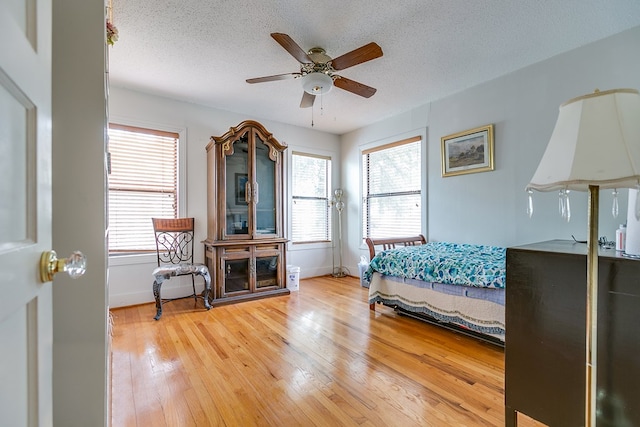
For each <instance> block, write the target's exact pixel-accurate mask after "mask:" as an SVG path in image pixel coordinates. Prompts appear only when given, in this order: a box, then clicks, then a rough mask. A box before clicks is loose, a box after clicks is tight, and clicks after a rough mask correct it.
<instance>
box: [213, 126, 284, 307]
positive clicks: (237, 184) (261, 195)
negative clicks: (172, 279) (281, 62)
mask: <svg viewBox="0 0 640 427" xmlns="http://www.w3.org/2000/svg"><path fill="white" fill-rule="evenodd" d="M286 148H287V146H286V144H283V143H280V142H278V141H277V140H276V139H275V138H274V137H273V135H272V134H271V133H269V132H268V131H267V130H266V129H265V128H264V127H263V126H262V125H261V124H260V123H258V122H255V121H251V120H247V121H244V122H242V123H240V124H239V125H238V126H236V127H232V128H230V129H229V131H228V132H227V133H225V134H224V135H222V136H219V137H216V136H212V137H211V141H210V142H209V144H208V145H207V239H206V240H205V241H204V247H205V262H206V265H207V267H208V268H209V271H210V272H211V276H212V277H213V278H214V282H215V285H214V286H213V288H214V291H213V298H212V301H211V304H212V305H214V306H215V305H221V304H227V303H232V302H238V301H244V300H250V299H256V298H264V297H268V296H274V295H283V294H288V293H289V290H288V289H287V288H286V286H285V284H286V271H285V270H286V242H287V239H286V238H285V237H284V181H283V173H284V168H283V153H284V150H285V149H286Z"/></svg>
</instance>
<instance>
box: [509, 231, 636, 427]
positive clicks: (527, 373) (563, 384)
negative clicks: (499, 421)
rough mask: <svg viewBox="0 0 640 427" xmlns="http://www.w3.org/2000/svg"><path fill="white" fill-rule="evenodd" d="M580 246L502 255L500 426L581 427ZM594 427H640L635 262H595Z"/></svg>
mask: <svg viewBox="0 0 640 427" xmlns="http://www.w3.org/2000/svg"><path fill="white" fill-rule="evenodd" d="M586 253H587V245H586V244H580V243H574V242H573V241H565V240H552V241H548V242H542V243H535V244H530V245H525V246H519V247H513V248H508V249H507V286H506V288H507V294H506V337H505V425H506V426H507V427H510V426H515V425H516V419H517V417H516V414H517V412H520V413H523V414H525V415H527V416H528V417H531V418H533V419H535V420H538V421H540V422H543V423H545V424H547V425H548V426H561V427H574V426H583V425H584V418H585V417H584V411H585V404H584V400H585V359H586V356H585V351H586V350H585V346H586V344H585V343H586V341H585V331H586V326H585V323H586V320H585V319H586V317H585V316H586V289H587V285H586V281H587V258H586ZM598 269H599V270H598V284H599V290H598V326H597V327H598V354H597V388H598V405H597V410H598V418H597V422H598V424H597V425H598V426H620V427H624V426H640V332H639V331H638V328H640V260H635V259H630V258H626V257H622V256H621V255H620V253H618V252H616V251H615V250H613V249H601V250H600V254H599V257H598Z"/></svg>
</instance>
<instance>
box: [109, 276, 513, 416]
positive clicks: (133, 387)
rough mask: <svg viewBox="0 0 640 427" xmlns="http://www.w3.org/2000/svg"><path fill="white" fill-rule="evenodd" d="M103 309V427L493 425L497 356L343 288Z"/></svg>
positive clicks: (305, 285)
mask: <svg viewBox="0 0 640 427" xmlns="http://www.w3.org/2000/svg"><path fill="white" fill-rule="evenodd" d="M163 309H164V314H163V316H162V318H161V319H160V320H159V321H155V320H153V316H154V314H155V307H154V305H153V304H145V305H140V306H135V307H127V308H120V309H114V310H112V317H113V332H112V333H113V341H112V408H111V410H112V425H113V426H114V427H120V426H171V427H174V426H180V427H182V426H253V425H256V426H403V427H408V426H502V425H504V397H503V388H504V354H503V350H502V349H501V348H499V347H496V346H494V345H491V344H487V343H483V342H480V341H478V340H475V339H473V338H468V337H465V336H463V335H460V334H457V333H454V332H451V331H447V330H445V329H443V328H439V327H436V326H432V325H429V324H426V323H423V322H420V321H417V320H414V319H411V318H407V317H404V316H400V315H398V314H396V313H395V312H394V311H393V310H392V309H390V308H388V307H383V306H380V305H377V307H376V310H377V311H376V312H375V313H374V312H372V311H370V310H369V306H368V304H367V289H365V288H362V287H360V285H359V281H358V280H357V279H355V278H352V277H347V278H339V279H337V278H333V277H331V276H326V277H318V278H313V279H303V280H301V281H300V290H299V291H298V292H292V293H291V295H289V296H282V297H273V298H267V299H263V300H257V301H249V302H243V303H239V304H234V305H228V306H221V307H215V308H213V309H211V310H210V311H205V310H204V309H203V308H202V302H201V301H199V302H198V305H197V307H195V308H194V301H193V300H192V299H186V300H178V301H173V302H171V303H167V304H165V305H164V306H163Z"/></svg>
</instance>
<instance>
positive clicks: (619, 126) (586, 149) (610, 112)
mask: <svg viewBox="0 0 640 427" xmlns="http://www.w3.org/2000/svg"><path fill="white" fill-rule="evenodd" d="M618 188H633V189H635V190H633V191H640V94H639V93H638V91H637V90H633V89H616V90H608V91H604V92H600V91H598V90H596V91H595V93H592V94H588V95H584V96H581V97H578V98H574V99H571V100H569V101H567V102H565V103H564V104H562V105H561V106H560V111H559V114H558V120H557V122H556V126H555V128H554V130H553V134H552V135H551V140H550V141H549V144H548V146H547V148H546V150H545V152H544V155H543V156H542V160H541V161H540V164H539V165H538V169H537V170H536V172H535V174H534V175H533V178H532V179H531V182H530V183H529V185H528V186H527V192H528V193H529V205H528V211H529V214H530V215H531V214H532V212H533V201H532V192H533V191H532V190H538V191H559V192H560V206H561V210H562V214H563V216H564V217H565V218H566V219H567V220H569V218H570V208H569V192H570V191H572V190H576V191H588V192H589V216H588V229H589V230H588V235H587V236H588V237H587V288H586V292H587V315H586V359H585V360H586V363H585V367H586V370H585V375H586V377H585V379H586V382H585V384H586V387H585V388H586V392H585V426H588V427H592V426H595V425H596V421H597V412H596V392H597V384H596V378H597V377H596V367H597V315H598V311H597V310H598V301H597V296H598V292H597V290H598V205H599V200H598V199H599V190H600V189H614V191H615V190H616V189H618ZM634 209H635V216H636V217H637V218H640V205H639V206H638V208H635V204H634Z"/></svg>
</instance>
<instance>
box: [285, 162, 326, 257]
mask: <svg viewBox="0 0 640 427" xmlns="http://www.w3.org/2000/svg"><path fill="white" fill-rule="evenodd" d="M296 155H297V156H303V157H312V158H316V159H322V160H325V161H328V162H329V171H328V173H327V176H326V177H325V179H326V180H327V181H328V182H327V183H326V184H327V194H326V199H324V198H314V200H326V204H327V216H328V217H327V228H328V230H327V237H328V239H327V240H302V241H294V240H293V204H294V200H295V195H294V194H293V180H294V171H293V157H294V156H296ZM333 168H334V165H333V159H332V158H331V156H328V155H324V154H317V153H309V152H304V151H299V150H292V152H291V174H290V175H291V198H290V199H291V216H290V217H289V218H291V220H290V221H289V226H290V229H291V234H290V236H291V244H292V245H314V244H328V243H331V242H332V241H333V234H334V227H333V218H334V215H333V207H332V206H331V205H330V202H331V197H332V194H333V189H332V188H331V186H332V183H333Z"/></svg>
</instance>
